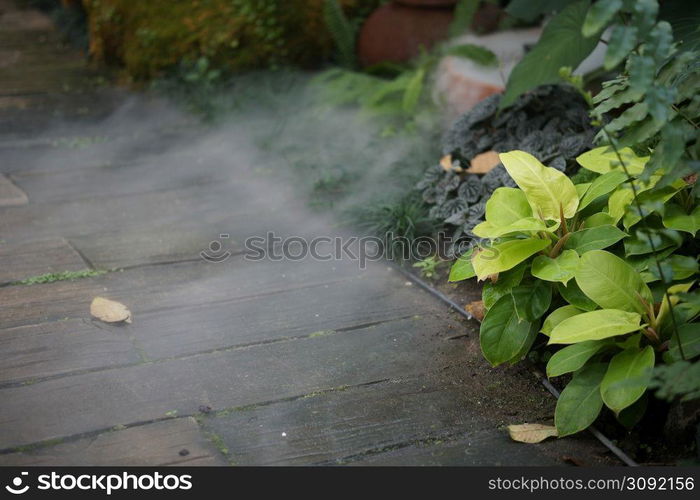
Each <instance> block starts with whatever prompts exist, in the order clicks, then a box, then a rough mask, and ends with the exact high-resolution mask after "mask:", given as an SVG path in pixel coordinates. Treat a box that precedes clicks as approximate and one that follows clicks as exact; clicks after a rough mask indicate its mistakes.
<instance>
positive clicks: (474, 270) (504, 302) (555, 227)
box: [450, 146, 700, 436]
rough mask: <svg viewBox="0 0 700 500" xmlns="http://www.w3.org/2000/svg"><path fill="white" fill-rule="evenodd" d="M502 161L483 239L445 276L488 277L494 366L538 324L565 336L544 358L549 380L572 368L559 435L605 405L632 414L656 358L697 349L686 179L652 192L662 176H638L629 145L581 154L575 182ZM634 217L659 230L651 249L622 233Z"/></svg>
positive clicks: (488, 348)
mask: <svg viewBox="0 0 700 500" xmlns="http://www.w3.org/2000/svg"><path fill="white" fill-rule="evenodd" d="M618 154H619V155H621V157H622V158H623V164H624V170H623V165H621V164H620V162H619V161H618ZM500 159H501V162H502V163H503V165H504V166H505V168H506V170H507V171H508V173H509V174H510V176H511V177H512V178H513V180H514V181H515V182H516V183H517V185H518V186H519V189H518V188H507V187H503V188H499V189H497V190H496V191H495V192H494V193H493V195H492V197H491V198H490V199H489V201H488V202H487V204H486V221H485V222H483V223H481V224H479V225H478V226H476V227H475V228H474V233H475V234H476V235H477V236H479V237H481V238H484V243H482V244H481V245H480V246H478V247H476V248H474V249H473V250H472V251H470V252H468V253H467V254H465V255H463V256H462V257H460V258H459V259H458V260H457V261H456V262H455V263H454V265H453V267H452V270H451V273H450V281H460V280H463V279H467V278H470V277H473V276H476V277H477V278H478V279H479V280H488V281H487V283H486V284H485V285H484V289H483V301H484V306H485V307H486V308H487V311H488V312H487V313H486V316H485V317H484V320H483V322H482V324H481V330H480V342H481V348H482V351H483V353H484V356H485V357H486V359H487V360H488V361H489V362H490V363H491V364H493V365H499V364H502V363H515V362H517V361H519V360H521V359H522V358H523V357H524V356H525V355H526V354H527V353H528V351H529V350H530V348H531V347H532V345H533V343H534V341H535V338H536V337H537V335H538V332H540V333H542V334H544V335H546V336H548V337H549V342H548V343H549V345H566V347H564V348H562V349H561V350H559V351H557V352H556V353H555V354H554V355H553V356H552V357H551V359H550V360H549V362H548V363H547V374H548V376H550V377H555V376H560V375H564V374H568V373H573V378H572V379H571V382H569V384H568V385H567V386H566V388H565V389H564V390H563V392H562V394H561V397H560V399H559V401H558V403H557V407H556V412H555V424H556V426H557V429H558V432H559V435H560V436H565V435H568V434H573V433H575V432H578V431H580V430H583V429H585V428H586V427H588V426H589V425H590V424H591V423H592V422H593V421H594V420H595V418H596V417H597V416H598V414H599V412H600V410H601V408H602V407H603V405H605V406H607V407H608V408H610V409H611V410H613V411H614V412H615V414H616V415H617V416H618V418H623V417H622V415H623V412H627V413H629V412H633V413H634V412H636V414H635V415H633V416H634V417H636V418H639V417H640V416H641V411H643V409H642V407H641V405H637V406H635V405H634V403H635V402H637V401H638V400H640V398H641V397H642V396H643V395H644V393H645V392H646V390H647V388H648V387H649V384H650V381H651V378H652V372H653V368H654V366H655V364H656V363H657V362H658V361H659V360H660V359H662V358H663V359H665V360H666V361H670V362H673V361H677V360H681V359H690V357H695V356H697V355H700V349H698V345H699V344H700V338H699V337H698V335H697V327H698V323H695V322H694V320H695V319H696V318H697V316H698V315H699V314H700V303H698V302H699V301H698V297H697V296H698V292H697V291H691V290H692V287H693V286H694V283H695V280H696V279H697V277H698V274H699V272H698V262H697V248H696V247H695V244H696V243H695V241H694V238H695V234H696V232H697V231H698V229H700V219H696V218H695V217H694V216H692V214H691V215H683V214H680V215H679V218H678V219H676V217H675V216H676V215H677V214H678V209H675V208H672V207H675V206H676V203H679V202H681V203H689V204H692V205H693V206H695V207H697V197H696V193H693V191H694V184H691V183H688V182H686V181H683V180H677V181H674V182H672V183H671V184H669V185H668V186H666V188H665V190H664V191H663V193H664V194H663V195H661V194H656V193H659V192H657V191H652V188H653V187H654V186H655V184H656V183H657V182H659V180H660V179H661V178H662V176H663V175H662V174H657V175H656V176H653V177H652V178H650V179H648V180H644V179H643V178H641V174H642V173H643V172H644V170H645V167H646V164H647V163H648V161H649V158H648V157H639V156H637V155H635V154H634V152H633V151H632V150H631V149H624V150H622V151H618V152H617V153H616V152H615V150H613V149H612V148H609V147H605V146H604V147H601V148H597V149H594V150H592V151H590V152H588V153H584V154H583V155H581V156H579V158H578V159H577V161H578V162H579V163H580V165H581V166H582V167H583V168H585V169H587V170H590V171H592V172H595V173H596V174H597V176H596V177H595V179H594V180H592V181H591V182H589V183H584V184H577V185H575V184H574V183H573V182H572V181H571V180H570V179H569V178H568V177H567V176H566V175H565V174H563V173H562V172H560V171H558V170H556V169H554V168H550V167H545V166H544V165H542V164H541V163H540V162H539V161H538V160H537V159H535V158H534V157H533V156H531V155H529V154H528V153H525V152H522V151H512V152H510V153H504V154H501V155H500ZM628 175H630V176H631V177H632V178H631V179H630V178H629V177H628ZM635 189H636V191H638V192H640V193H642V194H641V195H640V196H643V194H644V193H648V194H649V201H650V202H651V201H652V200H653V201H654V203H655V204H654V205H653V206H654V207H655V210H654V211H651V210H650V211H648V212H645V213H644V214H643V217H639V216H638V214H636V212H635V208H636V207H635V206H634V203H633V196H632V195H631V194H632V193H633V192H634V191H633V190H635ZM650 206H651V205H650ZM659 212H661V214H660V213H659ZM663 214H667V215H663ZM668 214H671V215H670V216H669V215H668ZM642 219H645V220H646V221H647V223H648V224H649V225H651V226H654V225H658V226H659V228H658V234H659V235H663V237H661V236H654V237H655V238H658V242H657V244H656V247H655V249H654V248H651V247H650V246H649V245H648V244H647V242H646V241H645V239H643V238H641V239H640V237H639V236H638V235H635V234H633V233H632V232H631V231H630V229H631V228H633V227H634V226H636V225H638V224H639V223H640V221H641V220H642ZM681 220H682V222H681ZM620 225H621V226H622V227H623V229H624V230H623V229H620V227H619V226H620ZM684 235H685V236H684ZM662 250H663V251H667V257H666V262H667V263H668V265H667V266H662V268H661V269H662V270H661V273H658V272H657V271H655V267H654V265H653V263H654V258H655V255H654V253H655V252H656V251H662ZM662 278H665V280H662ZM666 283H670V285H669V286H666ZM630 418H631V417H629V416H628V415H625V419H626V420H627V421H629V419H630ZM633 420H634V419H633Z"/></svg>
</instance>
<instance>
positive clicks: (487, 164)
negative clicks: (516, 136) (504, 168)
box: [467, 151, 501, 174]
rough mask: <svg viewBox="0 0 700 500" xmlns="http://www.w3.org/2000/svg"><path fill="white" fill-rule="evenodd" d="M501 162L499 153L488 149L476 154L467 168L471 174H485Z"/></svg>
mask: <svg viewBox="0 0 700 500" xmlns="http://www.w3.org/2000/svg"><path fill="white" fill-rule="evenodd" d="M499 163H501V160H500V158H499V157H498V153H496V152H495V151H486V152H485V153H481V154H478V155H476V156H475V157H474V158H473V159H472V161H471V163H470V165H469V168H468V169H467V173H469V174H485V173H486V172H488V171H490V170H493V169H494V168H495V167H496V165H498V164H499Z"/></svg>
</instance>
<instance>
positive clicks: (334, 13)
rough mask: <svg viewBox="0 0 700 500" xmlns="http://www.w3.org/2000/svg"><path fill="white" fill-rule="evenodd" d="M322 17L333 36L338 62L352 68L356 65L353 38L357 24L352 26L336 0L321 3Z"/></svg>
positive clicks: (355, 34) (354, 37)
mask: <svg viewBox="0 0 700 500" xmlns="http://www.w3.org/2000/svg"><path fill="white" fill-rule="evenodd" d="M323 18H324V20H325V22H326V29H328V32H329V33H330V35H331V37H332V38H333V42H334V43H335V48H336V52H337V54H338V62H339V63H340V65H341V66H343V67H346V68H354V67H355V65H356V57H355V39H356V37H357V26H353V24H352V23H351V22H350V20H349V19H348V18H347V16H346V15H345V12H343V8H342V7H341V5H340V3H338V0H326V1H325V3H324V4H323Z"/></svg>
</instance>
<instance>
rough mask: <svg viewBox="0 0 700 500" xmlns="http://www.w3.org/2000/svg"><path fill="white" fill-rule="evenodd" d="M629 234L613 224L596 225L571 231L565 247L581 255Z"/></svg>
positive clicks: (608, 244) (600, 248) (613, 242)
mask: <svg viewBox="0 0 700 500" xmlns="http://www.w3.org/2000/svg"><path fill="white" fill-rule="evenodd" d="M627 236H628V235H627V233H625V232H624V231H621V230H620V229H618V228H617V227H615V226H613V225H609V224H607V225H603V226H596V227H591V228H589V229H582V230H580V231H575V232H573V233H571V236H570V237H569V239H568V240H566V243H565V244H564V248H566V249H571V250H576V252H577V253H578V254H579V255H583V254H584V253H586V252H590V251H591V250H602V249H604V248H607V247H609V246H611V245H614V244H615V243H617V242H618V241H620V240H621V239H623V238H626V237H627Z"/></svg>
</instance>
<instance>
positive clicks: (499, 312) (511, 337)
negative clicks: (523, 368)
mask: <svg viewBox="0 0 700 500" xmlns="http://www.w3.org/2000/svg"><path fill="white" fill-rule="evenodd" d="M531 328H532V324H531V323H530V322H528V321H520V320H519V319H518V315H517V314H516V312H515V304H514V303H513V296H512V295H510V294H508V295H504V296H503V297H501V298H500V299H498V301H497V302H496V303H495V304H494V305H493V307H492V308H491V309H489V311H488V312H487V313H486V316H485V317H484V320H483V322H482V323H481V329H480V331H479V340H480V343H481V351H482V352H483V354H484V357H485V358H486V359H487V360H488V362H489V363H491V364H492V365H493V366H498V365H500V364H502V363H506V362H508V361H510V360H511V359H513V358H515V357H516V356H518V354H519V353H520V352H521V351H522V349H523V347H524V346H525V345H526V344H527V343H528V342H530V341H531V340H532V335H531Z"/></svg>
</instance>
